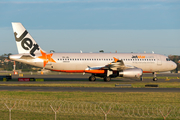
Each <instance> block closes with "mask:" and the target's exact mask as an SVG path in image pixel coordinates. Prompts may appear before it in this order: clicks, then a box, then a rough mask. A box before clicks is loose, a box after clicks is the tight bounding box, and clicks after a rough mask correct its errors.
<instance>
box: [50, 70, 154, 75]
mask: <svg viewBox="0 0 180 120" xmlns="http://www.w3.org/2000/svg"><path fill="white" fill-rule="evenodd" d="M52 71H56V72H67V73H84V72H85V73H95V74H104V73H106V71H105V70H52ZM143 73H152V72H150V71H143Z"/></svg>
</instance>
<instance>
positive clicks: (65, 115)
mask: <svg viewBox="0 0 180 120" xmlns="http://www.w3.org/2000/svg"><path fill="white" fill-rule="evenodd" d="M0 118H1V119H2V120H3V119H4V120H7V119H9V120H11V119H12V120H16V119H17V120H19V119H21V120H23V119H25V120H41V119H43V120H59V119H66V120H68V119H69V120H71V119H73V120H76V119H78V120H79V119H86V120H90V119H91V120H92V119H101V120H103V119H105V120H107V119H111V120H112V119H132V118H133V119H180V106H178V105H170V104H166V105H165V104H146V105H143V104H124V103H123V104H121V103H114V102H81V101H80V102H72V101H61V100H55V101H52V100H23V99H4V98H3V99H2V98H1V99H0Z"/></svg>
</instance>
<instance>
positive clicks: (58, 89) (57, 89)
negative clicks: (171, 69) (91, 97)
mask: <svg viewBox="0 0 180 120" xmlns="http://www.w3.org/2000/svg"><path fill="white" fill-rule="evenodd" d="M0 91H49V92H75V91H80V92H180V88H97V87H22V86H0Z"/></svg>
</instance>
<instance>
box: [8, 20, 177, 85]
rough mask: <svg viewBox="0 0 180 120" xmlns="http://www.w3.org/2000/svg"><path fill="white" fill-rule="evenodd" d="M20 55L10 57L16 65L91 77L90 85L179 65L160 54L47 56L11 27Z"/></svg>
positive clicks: (25, 34)
mask: <svg viewBox="0 0 180 120" xmlns="http://www.w3.org/2000/svg"><path fill="white" fill-rule="evenodd" d="M12 27H13V31H14V36H15V40H16V44H17V49H18V52H19V54H17V55H11V56H9V58H10V59H11V60H14V61H18V62H22V63H25V64H29V65H33V66H37V67H41V68H44V69H48V70H51V71H57V72H70V73H91V76H90V77H89V80H90V81H95V80H96V77H101V78H103V79H104V81H107V82H108V81H110V80H111V78H115V77H125V78H134V77H136V78H140V80H143V77H142V75H143V73H153V74H154V77H153V80H154V81H157V77H156V72H163V71H170V70H173V69H175V68H176V67H177V65H176V63H174V62H173V61H171V60H170V59H169V58H168V57H166V56H164V55H160V54H145V53H138V54H136V53H48V52H46V51H44V50H43V49H41V47H40V46H39V45H38V44H37V43H36V42H35V40H34V39H33V38H32V37H31V35H30V34H29V33H28V31H27V30H26V29H25V28H24V27H23V25H22V24H21V23H18V22H13V23H12ZM47 42H48V41H47Z"/></svg>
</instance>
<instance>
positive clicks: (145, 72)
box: [143, 71, 152, 73]
mask: <svg viewBox="0 0 180 120" xmlns="http://www.w3.org/2000/svg"><path fill="white" fill-rule="evenodd" d="M143 73H152V72H150V71H143Z"/></svg>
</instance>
